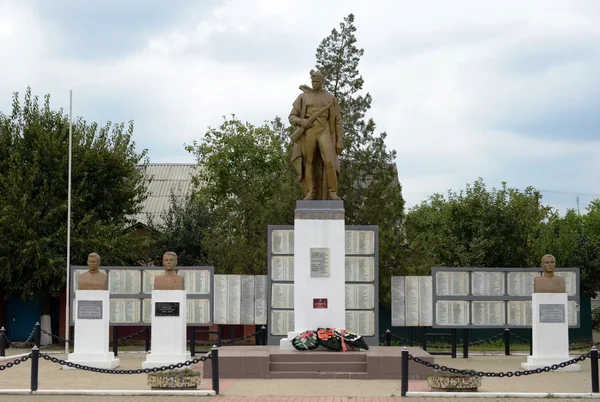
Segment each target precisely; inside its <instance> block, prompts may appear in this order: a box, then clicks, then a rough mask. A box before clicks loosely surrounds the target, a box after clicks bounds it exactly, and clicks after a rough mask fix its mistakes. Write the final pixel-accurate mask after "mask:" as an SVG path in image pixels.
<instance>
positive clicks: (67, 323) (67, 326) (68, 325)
mask: <svg viewBox="0 0 600 402" xmlns="http://www.w3.org/2000/svg"><path fill="white" fill-rule="evenodd" d="M72 142H73V90H72V89H71V90H70V91H69V185H68V187H69V189H68V196H67V290H66V293H67V297H66V300H67V303H66V306H65V339H66V340H67V341H66V342H65V353H69V346H70V345H69V330H70V328H71V316H70V312H69V304H70V303H71V292H70V289H71V287H70V286H71V283H70V282H71V281H70V274H71V148H72V146H73V144H72Z"/></svg>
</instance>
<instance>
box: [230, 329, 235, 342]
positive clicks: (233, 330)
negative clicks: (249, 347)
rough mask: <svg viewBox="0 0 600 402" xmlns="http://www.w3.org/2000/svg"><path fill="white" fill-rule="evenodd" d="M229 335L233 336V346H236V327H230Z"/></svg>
mask: <svg viewBox="0 0 600 402" xmlns="http://www.w3.org/2000/svg"><path fill="white" fill-rule="evenodd" d="M229 335H230V336H231V346H233V345H235V325H231V326H230V327H229Z"/></svg>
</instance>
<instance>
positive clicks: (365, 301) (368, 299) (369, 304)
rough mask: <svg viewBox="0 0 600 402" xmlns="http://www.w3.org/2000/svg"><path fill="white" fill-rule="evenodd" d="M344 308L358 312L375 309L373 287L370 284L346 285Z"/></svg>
mask: <svg viewBox="0 0 600 402" xmlns="http://www.w3.org/2000/svg"><path fill="white" fill-rule="evenodd" d="M346 308H347V309H360V310H368V309H373V308H375V286H374V285H372V284H368V285H366V284H365V285H363V284H360V285H358V284H350V285H346Z"/></svg>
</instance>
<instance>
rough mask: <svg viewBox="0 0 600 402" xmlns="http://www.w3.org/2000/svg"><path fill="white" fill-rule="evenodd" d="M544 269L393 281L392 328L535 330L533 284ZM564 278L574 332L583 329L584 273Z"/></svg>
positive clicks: (571, 271)
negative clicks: (581, 294) (581, 278)
mask: <svg viewBox="0 0 600 402" xmlns="http://www.w3.org/2000/svg"><path fill="white" fill-rule="evenodd" d="M541 272H542V270H541V268H432V276H406V277H404V276H393V277H392V286H391V296H392V297H391V298H392V306H391V307H392V326H395V327H411V326H433V327H438V328H443V327H452V328H457V327H464V328H467V327H479V328H488V327H503V328H525V327H531V294H532V292H533V278H534V277H536V276H539V275H540V274H541ZM556 275H558V276H562V277H564V278H565V282H566V288H567V294H568V299H569V302H568V319H569V326H571V327H579V269H578V268H557V269H556Z"/></svg>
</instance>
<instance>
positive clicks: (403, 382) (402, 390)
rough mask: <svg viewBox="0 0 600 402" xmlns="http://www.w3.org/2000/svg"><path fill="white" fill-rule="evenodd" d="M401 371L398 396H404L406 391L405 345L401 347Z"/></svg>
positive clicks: (406, 350)
mask: <svg viewBox="0 0 600 402" xmlns="http://www.w3.org/2000/svg"><path fill="white" fill-rule="evenodd" d="M401 355H402V373H401V384H400V396H406V393H407V392H408V349H407V348H406V346H405V347H404V348H403V349H402V353H401Z"/></svg>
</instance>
